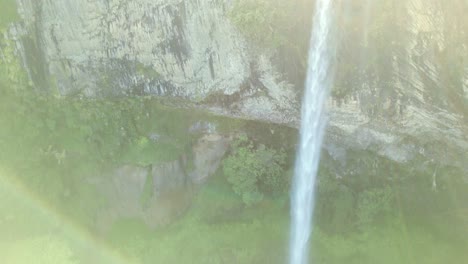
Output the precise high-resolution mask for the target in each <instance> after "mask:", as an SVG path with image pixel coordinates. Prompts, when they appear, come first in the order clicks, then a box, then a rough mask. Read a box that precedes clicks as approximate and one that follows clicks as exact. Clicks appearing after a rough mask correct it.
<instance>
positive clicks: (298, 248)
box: [290, 0, 334, 264]
mask: <svg viewBox="0 0 468 264" xmlns="http://www.w3.org/2000/svg"><path fill="white" fill-rule="evenodd" d="M332 2H333V0H317V2H316V9H315V10H316V11H315V12H316V13H315V16H314V23H313V28H312V35H311V41H310V48H309V60H308V70H307V79H306V83H305V93H304V99H303V103H302V121H301V130H300V143H299V144H300V145H299V149H298V156H297V159H296V167H295V175H294V183H293V189H292V197H291V218H292V219H291V240H290V264H305V263H307V259H308V246H309V238H310V235H311V226H312V223H311V220H312V213H313V207H314V190H315V179H316V175H317V170H318V165H319V160H320V149H321V145H322V140H323V134H324V130H325V126H326V119H325V115H324V104H325V101H326V99H327V97H328V90H329V86H330V82H331V75H332V74H331V63H330V62H331V58H332V53H333V50H334V49H333V46H334V43H333V40H332V39H331V23H332V19H331V17H332V15H331V11H332Z"/></svg>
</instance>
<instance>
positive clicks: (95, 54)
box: [10, 0, 468, 170]
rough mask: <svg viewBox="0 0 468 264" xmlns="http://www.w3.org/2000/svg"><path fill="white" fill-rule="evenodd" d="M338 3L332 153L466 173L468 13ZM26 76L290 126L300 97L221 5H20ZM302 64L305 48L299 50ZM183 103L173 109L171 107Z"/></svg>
mask: <svg viewBox="0 0 468 264" xmlns="http://www.w3.org/2000/svg"><path fill="white" fill-rule="evenodd" d="M348 2H349V1H342V2H341V1H337V7H336V21H337V23H336V25H337V27H336V28H337V33H338V34H337V35H338V36H340V37H339V38H338V39H339V43H340V44H339V49H338V51H337V63H336V65H337V66H336V70H337V74H336V75H337V76H336V83H335V89H334V91H333V93H332V94H333V97H332V99H330V101H329V103H328V106H329V111H330V126H329V133H328V140H327V149H328V150H329V153H330V154H331V155H332V156H334V157H338V156H340V155H343V153H346V149H348V148H358V149H368V150H369V149H370V150H372V151H375V152H376V153H378V154H380V155H382V156H385V157H388V158H390V159H392V160H394V161H398V162H407V161H409V160H412V159H413V158H415V157H417V156H424V157H425V158H428V159H429V160H431V159H432V160H437V161H438V162H442V163H445V164H448V165H454V166H457V167H461V168H463V169H465V170H468V167H467V166H468V165H467V164H466V156H465V155H466V153H468V136H467V135H468V126H467V120H468V119H467V118H468V117H467V116H468V108H467V101H468V32H467V31H468V28H467V27H466V25H468V21H467V18H466V16H464V14H466V12H468V4H467V3H466V2H465V1H463V0H450V1H442V0H424V1H423V0H404V1H394V0H392V1H364V0H363V1H362V2H358V1H353V3H348ZM17 3H18V9H19V13H20V15H21V16H22V18H23V22H22V23H21V24H17V25H15V26H14V27H13V28H12V29H11V30H10V37H11V38H13V39H16V40H18V47H19V50H20V51H21V53H22V54H23V57H24V61H25V64H26V68H28V69H29V70H28V72H29V74H30V77H31V79H32V80H33V81H34V82H35V83H36V85H38V86H42V89H47V88H48V89H51V88H50V87H53V88H56V89H57V91H55V90H53V91H52V92H58V93H60V94H61V95H73V96H75V95H79V96H89V97H93V96H116V95H154V96H162V97H165V98H168V99H170V98H178V100H177V102H179V103H180V104H182V105H183V106H184V107H186V106H194V107H201V108H205V109H208V110H210V111H213V112H216V113H219V114H222V115H228V116H238V117H243V118H248V119H255V120H265V121H269V122H275V123H281V124H287V125H290V126H297V124H298V123H299V119H300V114H299V113H300V102H301V100H300V91H301V90H302V87H295V86H294V85H293V84H292V83H294V82H293V81H292V80H290V79H288V78H287V77H285V74H284V73H282V72H281V71H280V70H279V69H281V67H279V66H280V65H278V61H279V60H276V59H275V58H276V57H275V56H277V54H276V53H275V52H274V51H272V50H271V49H265V50H264V51H259V49H258V48H253V45H252V43H250V41H249V40H248V39H246V38H245V37H244V36H243V35H242V34H241V33H240V32H239V31H238V30H237V28H236V27H235V26H234V25H233V23H231V20H230V19H229V17H228V12H229V10H230V9H231V7H232V1H229V0H136V1H126V0H101V1H87V0H17ZM303 52H304V56H305V54H306V52H307V51H303ZM179 99H182V100H179Z"/></svg>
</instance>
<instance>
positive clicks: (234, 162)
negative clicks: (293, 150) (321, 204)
mask: <svg viewBox="0 0 468 264" xmlns="http://www.w3.org/2000/svg"><path fill="white" fill-rule="evenodd" d="M285 158H286V155H285V153H284V151H280V152H277V151H276V150H274V149H270V148H267V147H266V146H264V145H259V146H258V147H257V148H255V146H254V144H253V142H252V141H250V140H249V139H248V138H247V136H245V135H242V136H240V137H239V138H238V139H237V140H236V141H235V142H234V143H233V145H232V153H231V155H229V156H228V157H227V158H226V159H225V160H224V162H223V172H224V175H225V176H226V178H227V181H228V182H229V183H230V184H231V185H232V188H233V190H234V192H235V193H237V194H238V195H240V196H241V197H242V201H243V202H244V203H245V204H246V205H248V206H249V205H253V204H255V203H257V202H259V201H261V200H262V199H263V197H264V195H265V194H274V193H278V192H281V191H282V190H284V189H286V188H288V184H287V180H286V179H287V177H285V174H286V173H285V171H284V169H283V166H284V164H285Z"/></svg>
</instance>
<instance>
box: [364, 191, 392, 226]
mask: <svg viewBox="0 0 468 264" xmlns="http://www.w3.org/2000/svg"><path fill="white" fill-rule="evenodd" d="M392 202H393V194H392V190H391V189H390V188H388V187H387V188H375V189H370V190H366V191H364V192H362V193H361V194H360V195H359V197H358V204H357V213H356V214H357V226H358V227H359V228H361V229H362V228H363V227H367V226H371V225H373V224H375V223H376V222H377V221H378V220H379V219H381V218H382V217H384V216H386V215H388V214H389V213H390V212H391V209H392V204H393V203H392Z"/></svg>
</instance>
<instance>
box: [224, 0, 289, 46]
mask: <svg viewBox="0 0 468 264" xmlns="http://www.w3.org/2000/svg"><path fill="white" fill-rule="evenodd" d="M292 8H293V5H292V4H291V1H278V0H273V1H271V0H236V1H235V3H234V7H233V8H232V10H231V12H230V18H231V20H232V21H233V22H234V24H235V25H236V26H237V27H238V28H239V30H240V31H241V32H242V33H243V34H244V35H246V36H247V37H248V38H249V39H251V40H253V41H254V42H256V43H257V44H259V45H260V46H268V47H277V46H279V45H283V44H285V43H286V42H287V38H286V36H285V35H284V32H286V31H287V30H288V29H290V27H291V25H292V24H291V23H289V22H291V21H290V20H291V18H292V16H291V13H292V12H293V9H292Z"/></svg>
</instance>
